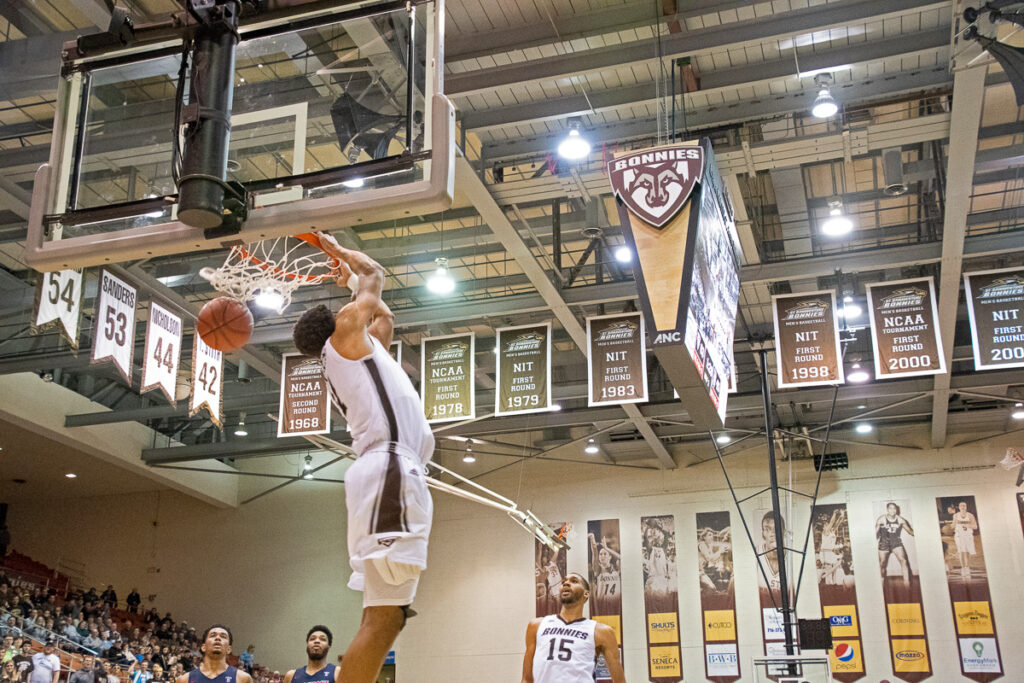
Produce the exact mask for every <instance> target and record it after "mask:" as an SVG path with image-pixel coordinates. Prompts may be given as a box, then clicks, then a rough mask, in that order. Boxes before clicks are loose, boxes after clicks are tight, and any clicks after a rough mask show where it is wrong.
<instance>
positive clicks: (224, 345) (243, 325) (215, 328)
mask: <svg viewBox="0 0 1024 683" xmlns="http://www.w3.org/2000/svg"><path fill="white" fill-rule="evenodd" d="M252 325H253V321H252V313H250V312H249V307H248V306H246V305H245V304H244V303H242V302H241V301H238V300H237V299H232V298H230V297H226V296H219V297H217V298H216V299H214V300H213V301H208V302H207V303H206V305H205V306H203V308H202V310H201V311H199V319H198V320H196V332H197V333H198V334H199V336H200V338H202V340H203V341H204V342H206V345H207V346H209V347H211V348H214V349H217V350H218V351H234V350H235V349H240V348H242V347H243V346H245V345H246V343H247V342H248V341H249V337H250V336H252Z"/></svg>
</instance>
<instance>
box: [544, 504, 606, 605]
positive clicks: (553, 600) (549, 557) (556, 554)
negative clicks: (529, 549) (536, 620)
mask: <svg viewBox="0 0 1024 683" xmlns="http://www.w3.org/2000/svg"><path fill="white" fill-rule="evenodd" d="M550 526H551V528H552V529H558V535H559V536H561V537H563V538H564V537H565V536H566V534H568V533H569V531H571V530H572V524H571V523H570V522H555V523H554V524H551V525H550ZM565 574H566V560H565V552H563V551H562V550H561V549H555V550H552V549H551V548H549V547H547V546H546V545H544V544H543V543H541V542H540V541H539V540H535V541H534V542H533V576H534V580H535V583H536V588H537V592H536V602H537V616H538V617H546V616H547V615H549V614H558V610H559V609H560V608H561V603H560V601H559V598H558V593H559V589H560V587H561V585H562V579H564V578H565ZM591 588H593V584H591Z"/></svg>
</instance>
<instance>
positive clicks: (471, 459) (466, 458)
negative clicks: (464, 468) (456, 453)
mask: <svg viewBox="0 0 1024 683" xmlns="http://www.w3.org/2000/svg"><path fill="white" fill-rule="evenodd" d="M462 462H464V463H466V464H467V465H472V464H473V463H475V462H476V456H475V455H473V446H472V445H470V444H466V453H465V455H463V456H462Z"/></svg>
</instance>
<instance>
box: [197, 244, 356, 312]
mask: <svg viewBox="0 0 1024 683" xmlns="http://www.w3.org/2000/svg"><path fill="white" fill-rule="evenodd" d="M309 245H313V246H314V247H316V250H315V251H313V252H312V253H310V251H309V249H308V246H309ZM335 265H336V263H335V262H334V260H333V259H331V258H330V257H328V256H327V254H326V253H324V251H323V250H321V249H320V241H319V238H318V237H317V236H316V234H315V233H312V232H307V233H303V234H301V235H295V236H294V237H276V238H274V239H269V240H263V241H261V242H253V243H251V244H247V245H245V246H241V245H236V246H234V247H231V253H229V254H228V257H227V258H226V259H225V260H224V265H222V266H221V267H219V268H203V269H202V270H200V271H199V274H200V275H201V276H202V277H203V278H205V279H206V280H208V281H209V282H210V284H211V285H213V288H214V289H216V290H217V291H218V292H220V293H222V294H224V295H225V296H229V297H231V298H232V299H237V300H239V301H250V300H252V299H256V298H257V297H260V301H259V303H260V305H262V306H264V307H266V308H273V309H276V310H277V312H278V313H283V312H284V309H285V308H287V307H288V304H290V303H291V300H292V293H293V292H294V291H295V290H296V289H298V288H299V287H301V286H302V285H316V284H320V283H322V282H325V281H327V280H330V279H332V278H333V275H332V272H331V271H332V270H333V268H334V267H335Z"/></svg>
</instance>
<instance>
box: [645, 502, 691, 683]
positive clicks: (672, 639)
mask: <svg viewBox="0 0 1024 683" xmlns="http://www.w3.org/2000/svg"><path fill="white" fill-rule="evenodd" d="M640 532H641V541H642V547H643V570H644V612H645V614H646V621H647V678H648V680H650V681H652V682H653V683H674V682H675V681H681V680H683V660H682V653H681V651H680V643H681V642H682V637H681V635H680V632H679V584H678V581H677V580H676V523H675V517H673V516H672V515H661V516H658V517H641V518H640Z"/></svg>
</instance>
